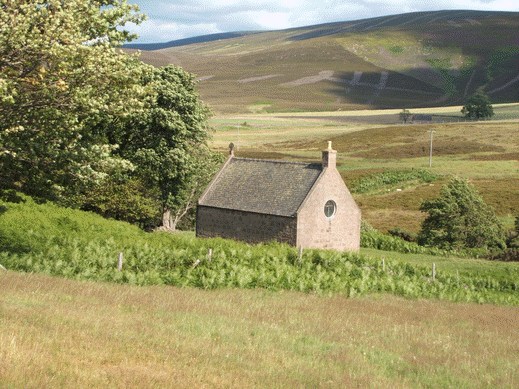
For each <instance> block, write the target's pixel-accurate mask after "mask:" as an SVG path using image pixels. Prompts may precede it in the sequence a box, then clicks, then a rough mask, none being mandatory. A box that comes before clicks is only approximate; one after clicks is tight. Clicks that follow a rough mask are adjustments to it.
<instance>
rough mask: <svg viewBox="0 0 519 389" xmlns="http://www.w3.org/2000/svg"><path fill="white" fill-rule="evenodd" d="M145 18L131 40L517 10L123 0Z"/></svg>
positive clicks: (509, 2) (366, 0) (489, 5)
mask: <svg viewBox="0 0 519 389" xmlns="http://www.w3.org/2000/svg"><path fill="white" fill-rule="evenodd" d="M128 3H129V4H137V5H139V7H140V9H141V13H145V14H146V15H147V16H148V20H147V21H145V22H143V23H142V24H140V25H139V26H135V25H133V24H129V25H127V26H126V27H125V28H126V29H128V30H130V31H131V32H135V33H137V34H138V35H139V39H137V40H134V41H133V42H132V43H163V42H169V41H173V40H177V39H184V38H191V37H195V36H200V35H207V34H216V33H222V32H236V31H262V30H282V29H287V28H292V27H303V26H311V25H315V24H322V23H331V22H344V21H351V20H359V19H366V18H373V17H378V16H387V15H395V14H401V13H408V12H418V11H443V10H452V9H463V10H481V11H512V12H519V2H518V1H517V0H456V1H452V0H410V1H404V0H342V1H341V0H213V1H202V0H169V1H168V0H128Z"/></svg>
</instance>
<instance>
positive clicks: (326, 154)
mask: <svg viewBox="0 0 519 389" xmlns="http://www.w3.org/2000/svg"><path fill="white" fill-rule="evenodd" d="M325 167H332V168H335V167H337V151H336V150H333V149H332V142H331V141H328V149H326V150H323V168H325Z"/></svg>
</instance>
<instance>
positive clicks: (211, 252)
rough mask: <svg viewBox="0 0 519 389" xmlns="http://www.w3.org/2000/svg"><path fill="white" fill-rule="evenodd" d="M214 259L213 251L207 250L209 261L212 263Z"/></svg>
mask: <svg viewBox="0 0 519 389" xmlns="http://www.w3.org/2000/svg"><path fill="white" fill-rule="evenodd" d="M212 257H213V249H209V250H207V261H208V262H211V258H212Z"/></svg>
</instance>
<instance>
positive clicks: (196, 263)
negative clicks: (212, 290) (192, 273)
mask: <svg viewBox="0 0 519 389" xmlns="http://www.w3.org/2000/svg"><path fill="white" fill-rule="evenodd" d="M199 264H200V260H199V259H197V260H196V261H195V263H194V264H193V269H194V268H195V267H197V266H198V265H199Z"/></svg>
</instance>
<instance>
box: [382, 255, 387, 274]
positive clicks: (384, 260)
mask: <svg viewBox="0 0 519 389" xmlns="http://www.w3.org/2000/svg"><path fill="white" fill-rule="evenodd" d="M382 271H386V258H385V257H382Z"/></svg>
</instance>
